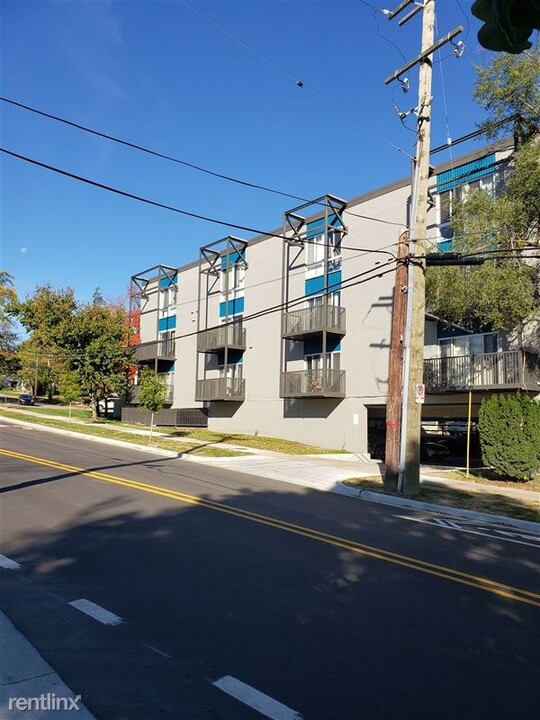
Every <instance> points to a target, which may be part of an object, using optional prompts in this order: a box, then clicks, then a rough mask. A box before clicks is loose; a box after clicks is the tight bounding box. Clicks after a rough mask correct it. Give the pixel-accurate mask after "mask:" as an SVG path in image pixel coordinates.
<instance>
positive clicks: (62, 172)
mask: <svg viewBox="0 0 540 720" xmlns="http://www.w3.org/2000/svg"><path fill="white" fill-rule="evenodd" d="M0 151H1V152H3V153H5V154H6V155H10V156H11V157H15V158H17V159H19V160H23V161H24V162H27V163H30V164H32V165H37V166H38V167H41V168H43V169H45V170H50V171H51V172H55V173H58V174H59V175H63V176H65V177H69V178H71V179H72V180H77V181H79V182H82V183H85V184H86V185H91V186H92V187H97V188H100V189H101V190H106V191H107V192H112V193H114V194H116V195H120V196H121V197H127V198H129V199H130V200H136V201H137V202H142V203H145V204H146V205H151V206H153V207H159V208H161V209H163V210H170V211H171V212H175V213H178V214H180V215H186V216H187V217H192V218H195V219H196V220H203V221H205V222H209V223H214V224H215V225H221V226H224V227H228V228H235V229H236V230H243V231H245V232H249V233H254V234H256V235H263V236H266V237H277V238H280V239H281V240H283V239H284V237H283V235H282V234H281V235H278V234H277V233H274V232H270V231H266V230H260V229H258V228H252V227H249V226H247V225H239V224H237V223H232V222H227V221H226V220H218V219H217V218H213V217H210V216H207V215H200V214H199V213H194V212H191V211H189V210H183V209H181V208H177V207H174V206H173V205H166V204H165V203H160V202H157V201H156V200H150V199H149V198H145V197H142V196H141V195H135V194H134V193H129V192H127V191H125V190H120V189H118V188H114V187H112V186H110V185H105V184H104V183H99V182H97V181H95V180H90V179H89V178H85V177H83V176H82V175H76V174H75V173H70V172H68V171H67V170H62V169H60V168H57V167H54V166H53V165H48V164H47V163H42V162H39V160H34V159H33V158H29V157H26V156H25V155H20V154H19V153H16V152H13V151H11V150H7V149H6V148H2V147H0ZM344 249H348V250H366V252H371V249H370V248H357V247H354V248H351V247H347V246H344ZM373 252H380V253H384V254H386V255H392V253H390V252H385V251H379V250H373Z"/></svg>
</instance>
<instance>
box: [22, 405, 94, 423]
mask: <svg viewBox="0 0 540 720" xmlns="http://www.w3.org/2000/svg"><path fill="white" fill-rule="evenodd" d="M25 409H27V410H30V411H32V412H34V413H38V414H42V415H58V417H66V418H69V409H68V408H59V407H54V405H45V406H40V407H36V406H35V405H29V406H25ZM71 417H72V418H77V420H91V419H92V411H91V410H88V409H86V408H80V407H74V408H72V409H71Z"/></svg>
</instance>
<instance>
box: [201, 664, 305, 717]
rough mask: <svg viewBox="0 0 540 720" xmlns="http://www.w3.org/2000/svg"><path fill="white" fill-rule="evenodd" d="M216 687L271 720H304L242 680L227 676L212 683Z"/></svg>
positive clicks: (293, 711)
mask: <svg viewBox="0 0 540 720" xmlns="http://www.w3.org/2000/svg"><path fill="white" fill-rule="evenodd" d="M212 685H215V687H217V688H219V689H220V690H223V692H225V693H227V695H231V696H232V697H233V698H236V700H239V701H240V702H242V703H244V705H248V706H249V707H250V708H253V709H254V710H257V711H258V712H260V713H261V714H262V715H265V716H266V717H267V718H271V720H302V716H301V715H300V714H299V713H297V712H296V711H295V710H291V709H290V708H288V707H287V706H286V705H283V704H282V703H280V702H278V701H277V700H274V699H273V698H271V697H269V696H268V695H265V694H264V693H262V692H259V691H258V690H255V688H252V687H251V686H250V685H246V683H243V682H242V681H241V680H237V679H236V678H234V677H232V676H231V675H226V676H225V677H222V678H221V679H220V680H216V681H215V682H213V683H212Z"/></svg>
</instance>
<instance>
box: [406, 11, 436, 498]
mask: <svg viewBox="0 0 540 720" xmlns="http://www.w3.org/2000/svg"><path fill="white" fill-rule="evenodd" d="M434 37H435V0H427V2H426V3H425V4H424V14H423V22H422V52H425V51H426V50H427V49H428V48H429V47H431V45H433V40H434ZM431 75H432V60H431V56H429V57H427V58H425V59H424V61H423V62H422V63H421V64H420V72H419V87H418V126H417V131H418V142H417V146H416V174H417V177H416V194H415V203H414V204H415V207H414V208H413V211H414V213H415V214H414V218H413V222H414V224H413V235H412V243H411V254H412V255H413V256H419V258H423V256H424V255H425V254H426V234H427V207H428V187H429V186H428V183H429V148H430V133H431ZM409 274H410V278H411V285H412V288H411V289H412V298H411V302H412V312H411V324H410V328H409V367H408V378H407V377H406V378H405V379H404V381H405V382H407V383H408V392H407V404H406V406H405V407H404V412H405V413H406V423H405V432H404V440H405V453H404V455H405V458H404V466H403V468H402V477H401V478H400V480H401V482H400V491H401V492H402V493H403V495H418V493H419V491H420V421H421V416H422V405H421V404H420V403H418V402H416V400H417V398H416V388H417V386H418V385H421V384H422V382H423V378H424V325H425V321H426V261H425V260H424V259H418V260H413V261H412V262H411V265H410V268H409Z"/></svg>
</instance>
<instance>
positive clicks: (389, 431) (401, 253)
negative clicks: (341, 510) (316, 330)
mask: <svg viewBox="0 0 540 720" xmlns="http://www.w3.org/2000/svg"><path fill="white" fill-rule="evenodd" d="M408 253H409V231H408V230H406V231H405V232H403V233H401V235H400V236H399V241H398V246H397V265H396V279H395V283H394V302H393V305H392V331H391V335H390V365H389V368H388V400H387V403H386V451H385V473H384V488H385V490H387V491H390V492H395V491H396V490H397V484H398V475H399V448H400V436H401V411H402V404H401V396H402V390H403V341H404V336H405V317H406V313H407V284H408V281H407V275H408V272H407V260H406V258H407V255H408Z"/></svg>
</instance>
